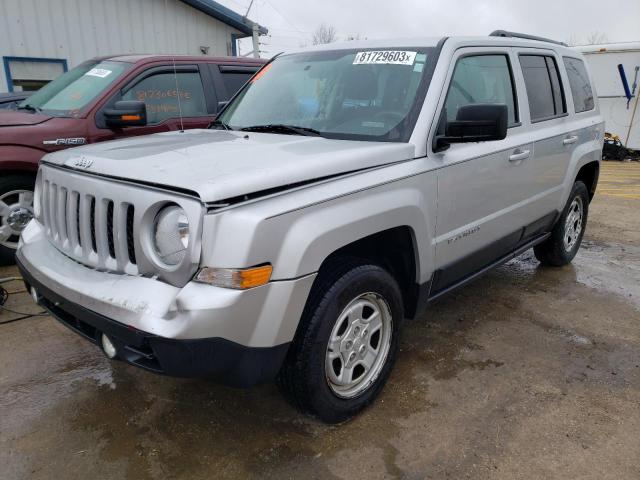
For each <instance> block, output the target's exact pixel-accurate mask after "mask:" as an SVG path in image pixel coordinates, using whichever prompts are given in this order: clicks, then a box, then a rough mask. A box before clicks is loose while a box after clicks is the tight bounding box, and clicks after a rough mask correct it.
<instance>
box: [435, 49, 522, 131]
mask: <svg viewBox="0 0 640 480" xmlns="http://www.w3.org/2000/svg"><path fill="white" fill-rule="evenodd" d="M514 92H515V89H514V86H513V78H512V76H511V69H510V68H509V60H508V58H507V56H506V55H472V56H468V57H463V58H461V59H459V60H458V62H457V63H456V66H455V70H454V71H453V76H452V77H451V83H450V84H449V91H448V92H447V98H446V100H445V103H444V108H445V112H446V117H447V121H453V120H455V119H456V117H457V115H458V109H459V108H460V107H463V106H465V105H470V104H474V103H497V104H504V105H506V106H507V110H508V113H509V123H508V125H510V126H513V125H514V124H516V123H517V121H518V116H517V112H516V102H515V95H514Z"/></svg>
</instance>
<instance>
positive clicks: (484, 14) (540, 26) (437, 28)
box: [218, 0, 640, 57]
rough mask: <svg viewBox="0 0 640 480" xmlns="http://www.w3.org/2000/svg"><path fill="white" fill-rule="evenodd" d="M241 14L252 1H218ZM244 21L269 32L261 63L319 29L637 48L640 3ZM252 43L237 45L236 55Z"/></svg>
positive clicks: (272, 16) (446, 7)
mask: <svg viewBox="0 0 640 480" xmlns="http://www.w3.org/2000/svg"><path fill="white" fill-rule="evenodd" d="M218 1H219V2H220V3H222V4H224V5H225V6H227V7H229V8H231V9H233V10H235V11H236V12H238V13H241V14H244V13H245V12H246V10H247V7H248V6H249V3H250V0H218ZM249 18H250V19H252V20H254V21H257V22H258V23H260V24H261V25H264V26H266V27H267V28H268V29H269V36H267V37H261V42H262V43H263V45H262V46H261V50H262V51H263V53H262V56H263V57H268V56H270V54H275V53H278V52H280V51H283V50H287V49H291V48H298V47H300V46H301V45H305V44H307V45H310V44H311V36H312V33H313V31H314V30H315V29H316V28H317V27H318V25H319V24H320V23H322V22H324V23H326V24H330V25H333V26H334V27H335V29H336V32H337V35H338V38H342V39H345V38H346V37H347V36H348V35H358V34H359V35H360V36H361V37H363V38H364V37H366V38H389V37H410V36H444V35H487V34H488V33H489V32H491V31H493V30H496V29H503V30H513V31H518V32H526V33H530V34H533V35H541V36H545V37H550V38H554V39H558V40H562V41H565V42H566V41H571V42H572V43H585V41H586V39H587V36H588V35H589V34H590V33H592V32H600V33H602V34H604V36H605V37H606V40H607V42H624V41H634V40H635V41H640V0H555V1H554V0H492V1H490V0H449V1H447V0H254V2H253V6H252V7H251V11H250V13H249ZM250 43H251V42H250V41H247V40H243V41H242V42H241V53H246V52H248V51H249V50H250V49H251V47H250Z"/></svg>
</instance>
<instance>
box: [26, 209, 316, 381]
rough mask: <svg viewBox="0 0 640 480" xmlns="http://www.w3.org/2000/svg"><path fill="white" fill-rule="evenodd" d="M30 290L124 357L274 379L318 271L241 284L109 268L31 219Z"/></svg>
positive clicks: (184, 370)
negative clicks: (61, 247)
mask: <svg viewBox="0 0 640 480" xmlns="http://www.w3.org/2000/svg"><path fill="white" fill-rule="evenodd" d="M16 260H17V264H18V267H19V269H20V271H21V273H22V275H23V278H24V281H25V283H26V285H27V288H28V289H29V290H31V288H35V289H36V292H37V296H38V302H39V303H40V304H41V305H42V306H43V307H44V308H46V309H47V310H48V311H49V312H51V314H52V315H53V316H54V317H56V318H57V319H58V320H59V321H60V322H61V323H63V324H64V325H66V326H67V327H69V328H71V329H72V330H74V331H75V332H76V333H79V334H80V335H82V336H83V337H85V338H87V339H89V340H90V341H92V342H94V343H97V344H100V337H101V335H102V334H103V333H104V334H106V335H107V336H108V337H109V339H110V340H111V341H112V343H113V344H114V345H115V347H116V349H117V351H118V358H121V359H123V360H125V361H127V362H129V363H131V364H134V365H137V366H139V367H142V368H145V369H147V370H152V371H154V372H158V373H164V374H168V375H174V376H183V377H206V378H213V379H216V380H218V381H220V382H222V383H225V384H230V385H236V386H251V385H254V384H257V383H262V382H265V381H270V380H272V379H273V378H274V376H275V375H276V374H277V372H278V370H279V368H280V365H281V364H282V361H283V360H284V357H285V355H286V352H287V349H288V345H289V343H290V342H291V340H292V339H293V335H294V334H295V329H296V327H297V324H298V320H299V318H300V315H301V313H302V309H303V308H304V303H305V301H306V298H307V295H308V293H309V290H310V288H311V284H312V283H313V279H314V278H315V275H313V274H312V275H308V276H305V277H302V278H300V279H296V280H290V281H275V282H271V283H268V284H266V285H264V286H262V287H257V288H253V289H250V290H245V291H239V290H229V289H224V288H219V287H214V286H211V285H206V284H201V283H196V282H190V283H188V284H187V285H185V286H184V287H182V288H178V287H174V286H172V285H169V284H166V283H164V282H162V281H159V280H157V279H153V278H144V277H139V276H130V275H123V274H113V273H108V272H100V271H96V270H93V269H90V268H87V267H86V266H84V265H81V264H79V263H77V262H75V261H73V260H71V259H69V258H68V257H66V256H65V255H63V254H62V253H61V252H60V251H58V250H57V249H56V248H55V247H54V246H53V245H51V243H50V242H49V241H48V240H47V238H46V237H45V236H44V235H43V232H42V230H41V228H40V225H39V224H38V223H37V222H35V221H32V222H31V223H30V224H29V225H28V226H27V228H26V229H25V231H24V233H23V237H22V244H21V246H20V248H19V250H18V253H17V255H16Z"/></svg>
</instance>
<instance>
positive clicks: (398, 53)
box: [353, 50, 416, 65]
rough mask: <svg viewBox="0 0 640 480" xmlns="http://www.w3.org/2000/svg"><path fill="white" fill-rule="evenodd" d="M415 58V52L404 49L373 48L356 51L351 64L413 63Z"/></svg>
mask: <svg viewBox="0 0 640 480" xmlns="http://www.w3.org/2000/svg"><path fill="white" fill-rule="evenodd" d="M415 59H416V52H408V51H406V50H373V51H370V52H358V53H356V57H355V58H354V59H353V64H354V65H364V64H376V63H377V64H387V65H413V62H414V61H415Z"/></svg>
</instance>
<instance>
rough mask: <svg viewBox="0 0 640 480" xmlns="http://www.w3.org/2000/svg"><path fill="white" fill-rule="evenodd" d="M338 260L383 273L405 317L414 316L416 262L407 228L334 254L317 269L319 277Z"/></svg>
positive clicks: (368, 238)
mask: <svg viewBox="0 0 640 480" xmlns="http://www.w3.org/2000/svg"><path fill="white" fill-rule="evenodd" d="M340 257H345V258H346V257H348V258H357V259H360V260H363V261H367V262H370V263H372V264H375V265H378V266H380V267H382V268H384V269H385V270H387V271H388V272H389V273H390V274H391V275H392V276H393V277H394V279H395V280H396V281H397V282H398V285H399V286H400V291H401V293H402V300H403V306H404V311H405V315H406V316H407V317H413V316H414V315H415V313H416V310H417V305H418V297H419V288H418V285H419V283H418V282H419V258H418V244H417V241H416V234H415V231H414V230H413V228H412V227H411V226H409V225H400V226H397V227H393V228H389V229H386V230H383V231H380V232H376V233H373V234H370V235H367V236H365V237H362V238H359V239H357V240H354V241H353V242H351V243H348V244H346V245H344V246H342V247H340V248H338V249H336V250H334V251H333V252H331V253H330V254H329V255H328V256H327V257H326V258H325V259H324V261H323V262H322V264H321V265H320V269H319V273H320V274H321V273H322V272H323V271H324V269H325V268H326V267H327V265H331V264H332V263H333V262H334V261H335V260H336V259H337V258H340ZM319 276H320V275H319Z"/></svg>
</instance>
